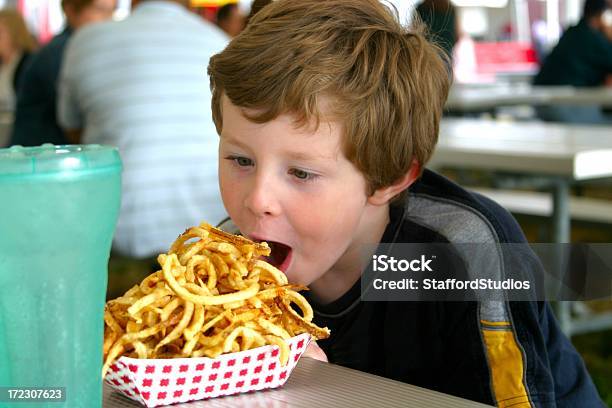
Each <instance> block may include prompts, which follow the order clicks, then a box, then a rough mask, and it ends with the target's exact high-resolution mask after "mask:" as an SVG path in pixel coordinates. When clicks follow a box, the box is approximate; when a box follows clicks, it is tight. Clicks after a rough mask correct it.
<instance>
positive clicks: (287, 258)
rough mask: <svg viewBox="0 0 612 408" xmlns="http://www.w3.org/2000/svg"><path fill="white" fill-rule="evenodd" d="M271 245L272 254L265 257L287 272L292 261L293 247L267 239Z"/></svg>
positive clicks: (267, 260)
mask: <svg viewBox="0 0 612 408" xmlns="http://www.w3.org/2000/svg"><path fill="white" fill-rule="evenodd" d="M266 242H267V243H268V245H269V246H270V250H271V251H270V255H269V256H266V257H264V258H265V260H266V262H268V263H270V264H272V265H274V266H276V267H277V268H278V269H280V270H281V271H283V272H286V271H287V269H288V268H289V264H290V263H291V253H292V250H291V247H290V246H288V245H285V244H283V243H281V242H274V241H266Z"/></svg>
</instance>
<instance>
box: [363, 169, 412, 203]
mask: <svg viewBox="0 0 612 408" xmlns="http://www.w3.org/2000/svg"><path fill="white" fill-rule="evenodd" d="M420 174H421V165H420V163H419V162H418V161H416V160H412V164H411V165H410V169H408V171H407V172H406V174H404V175H403V176H402V177H400V178H399V179H398V180H397V181H396V182H395V183H393V184H391V185H390V186H386V187H382V188H379V189H378V190H376V191H374V194H372V195H371V196H370V197H368V203H369V204H371V205H385V204H388V203H389V201H391V200H392V199H393V197H395V196H396V195H398V194H399V193H401V192H402V191H404V190H405V189H407V188H408V187H410V185H411V184H412V183H414V182H415V181H416V179H417V178H418V177H419V175H420Z"/></svg>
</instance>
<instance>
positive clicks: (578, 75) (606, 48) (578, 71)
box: [534, 20, 612, 87]
mask: <svg viewBox="0 0 612 408" xmlns="http://www.w3.org/2000/svg"><path fill="white" fill-rule="evenodd" d="M610 73H612V42H611V41H609V40H608V39H607V38H606V37H605V36H604V34H603V33H601V32H599V31H597V30H596V29H594V28H592V27H591V26H589V25H588V24H587V22H586V21H584V20H580V22H579V23H578V24H577V25H575V26H573V27H570V28H568V29H567V30H566V31H565V33H563V35H562V36H561V39H560V40H559V43H558V44H557V46H556V47H555V48H554V49H553V50H552V51H551V53H550V54H549V55H548V57H546V59H545V60H544V64H543V65H542V68H541V69H540V72H539V73H538V75H537V76H536V77H535V79H534V84H535V85H572V86H579V87H580V86H582V87H588V86H600V85H603V83H604V81H605V78H606V75H607V74H610Z"/></svg>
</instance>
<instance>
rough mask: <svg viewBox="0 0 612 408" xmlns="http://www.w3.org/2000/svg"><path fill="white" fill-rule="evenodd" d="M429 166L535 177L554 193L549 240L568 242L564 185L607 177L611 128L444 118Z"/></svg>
mask: <svg viewBox="0 0 612 408" xmlns="http://www.w3.org/2000/svg"><path fill="white" fill-rule="evenodd" d="M430 166H432V167H437V166H449V167H455V168H464V169H467V168H471V169H483V170H491V171H506V172H511V173H513V174H514V175H516V176H517V177H523V178H525V179H535V180H537V181H538V182H539V186H546V187H548V188H549V189H550V191H551V194H552V197H553V215H552V220H553V226H554V242H557V243H567V242H570V217H571V216H570V210H569V195H570V193H569V185H570V183H572V182H579V181H586V180H593V179H601V178H612V127H609V126H602V125H599V126H595V125H593V126H576V125H564V124H551V123H540V122H501V121H495V120H483V119H443V120H442V123H441V128H440V138H439V142H438V146H437V148H436V151H435V152H434V155H433V157H432V160H431V162H430ZM611 210H612V209H611ZM560 303H561V308H560V311H559V313H560V316H559V317H560V320H561V326H562V329H563V331H564V332H565V333H566V334H568V335H571V333H572V327H571V325H572V322H571V320H570V319H569V304H567V303H566V302H560Z"/></svg>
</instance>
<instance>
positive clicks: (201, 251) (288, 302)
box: [102, 224, 329, 377]
mask: <svg viewBox="0 0 612 408" xmlns="http://www.w3.org/2000/svg"><path fill="white" fill-rule="evenodd" d="M269 254H270V248H269V247H268V245H267V244H266V243H265V242H264V243H255V242H252V241H250V240H248V239H246V238H244V237H242V236H236V235H231V234H228V233H225V232H223V231H221V230H219V229H216V228H213V227H211V226H210V225H208V224H202V225H200V226H199V227H192V228H189V229H188V230H187V231H185V233H183V234H182V235H181V236H179V237H178V239H177V240H176V241H175V242H174V243H173V244H172V246H171V247H170V250H169V251H168V253H167V254H161V255H159V256H158V258H157V260H158V262H159V265H160V266H161V268H162V269H161V270H160V271H157V272H155V273H153V274H151V275H149V276H148V277H146V278H145V279H144V280H143V281H142V282H141V283H140V285H135V286H134V287H133V288H131V289H130V290H128V291H127V292H126V293H125V294H124V295H123V296H122V297H120V298H117V299H114V300H110V301H109V302H108V303H107V304H106V307H105V310H104V322H105V326H104V366H103V368H102V377H104V376H105V374H106V371H107V370H108V369H109V367H110V366H111V365H112V363H113V362H114V361H115V360H116V359H117V358H119V357H120V356H124V355H125V356H128V357H135V358H178V357H202V356H205V357H211V358H214V357H216V356H218V355H219V354H222V353H232V352H237V351H243V350H249V349H252V348H255V347H260V346H263V345H266V344H271V345H277V346H279V348H280V360H281V364H283V365H284V364H286V362H287V359H288V358H289V348H288V346H287V344H286V342H285V339H288V338H290V337H293V336H296V335H298V334H301V333H310V335H311V336H313V337H314V338H316V339H323V338H327V337H329V330H328V329H327V328H320V327H318V326H316V325H315V324H313V323H312V318H313V311H312V308H311V307H310V305H309V304H308V302H307V301H306V299H305V298H304V297H303V296H302V295H300V294H299V293H298V291H300V290H304V289H306V287H303V286H298V285H289V284H288V282H287V277H286V276H285V274H284V273H282V272H281V271H280V270H278V269H277V268H275V267H274V266H272V265H270V264H268V263H267V262H265V261H264V260H261V259H259V258H260V257H262V256H267V255H269ZM293 305H295V306H297V307H298V308H299V310H300V311H301V314H300V313H298V312H297V311H296V310H295V308H294V306H293Z"/></svg>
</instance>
